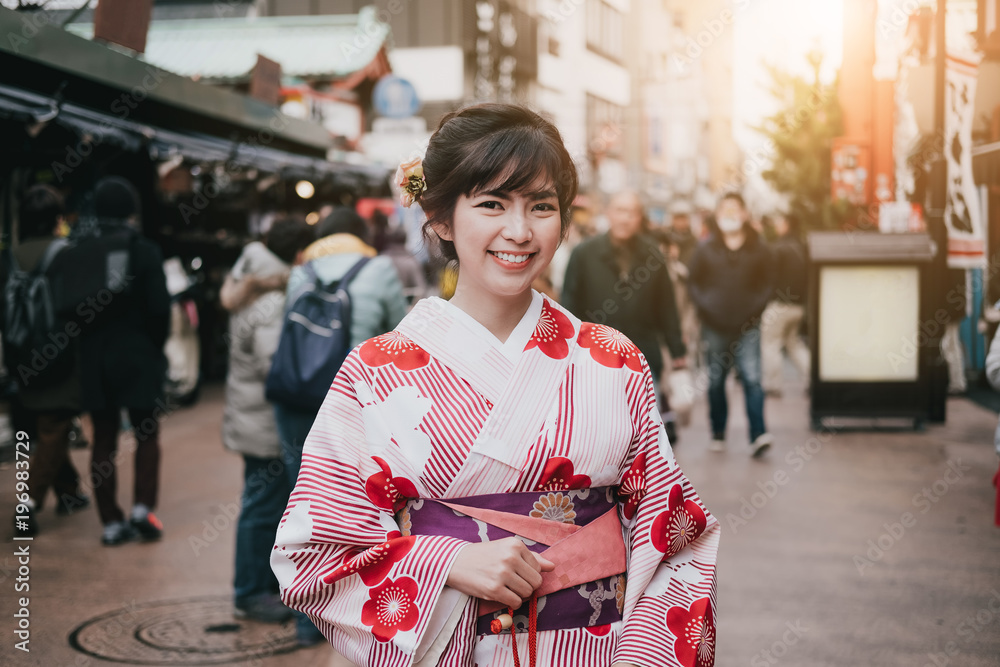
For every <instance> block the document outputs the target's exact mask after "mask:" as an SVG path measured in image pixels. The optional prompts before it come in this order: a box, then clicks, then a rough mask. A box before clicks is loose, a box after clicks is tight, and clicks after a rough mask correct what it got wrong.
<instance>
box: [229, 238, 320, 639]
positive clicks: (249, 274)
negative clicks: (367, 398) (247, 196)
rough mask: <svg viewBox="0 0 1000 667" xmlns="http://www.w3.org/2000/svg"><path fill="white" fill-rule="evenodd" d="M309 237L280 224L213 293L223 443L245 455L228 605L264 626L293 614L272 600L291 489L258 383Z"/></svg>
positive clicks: (271, 416) (242, 258)
mask: <svg viewBox="0 0 1000 667" xmlns="http://www.w3.org/2000/svg"><path fill="white" fill-rule="evenodd" d="M312 237H313V231H312V228H311V227H309V225H307V224H306V222H305V221H304V220H294V219H288V220H278V221H277V222H275V223H274V225H273V226H272V227H271V229H270V230H269V231H268V232H267V237H266V241H265V243H261V242H259V241H254V242H252V243H250V244H248V245H247V246H246V247H245V248H243V252H242V253H241V254H240V257H239V259H238V260H237V261H236V264H235V265H234V266H233V268H232V270H231V271H230V272H229V274H228V275H227V276H226V280H225V282H224V283H223V286H222V290H221V291H220V293H219V297H220V300H221V302H222V307H223V308H225V309H226V310H227V311H229V313H230V316H229V372H228V375H227V377H226V407H225V412H224V413H223V418H222V442H223V444H224V445H225V446H226V448H227V449H230V450H232V451H234V452H236V453H238V454H241V455H242V456H243V493H242V498H241V504H240V516H239V519H238V521H237V523H236V565H235V576H234V578H233V589H234V606H235V607H236V616H237V617H239V618H250V619H253V620H256V621H262V622H264V623H281V622H283V621H285V620H287V619H288V618H290V617H291V615H292V611H291V610H290V609H289V608H288V607H286V606H285V605H284V604H282V602H281V598H280V597H278V594H277V593H278V581H277V579H275V577H274V573H273V572H271V565H270V557H271V547H272V545H273V544H274V535H275V533H276V532H277V530H278V522H279V521H281V515H282V513H283V512H284V511H285V505H286V504H287V503H288V495H289V494H290V493H291V490H292V486H291V483H290V480H289V478H288V475H287V474H286V473H285V464H284V462H283V461H282V459H281V441H280V439H279V438H278V427H277V425H276V423H275V419H274V406H273V405H271V403H270V402H268V401H267V399H266V398H265V397H264V381H265V379H266V378H267V373H268V370H269V369H270V367H271V357H272V356H273V355H274V351H275V350H276V349H277V347H278V340H279V338H280V337H281V325H282V320H283V317H282V316H283V314H284V309H285V288H286V287H287V285H288V272H289V269H290V268H291V266H292V264H294V263H295V261H296V259H297V257H298V256H299V254H300V253H301V251H302V250H304V249H305V247H306V246H307V245H308V244H309V242H310V240H311V239H312Z"/></svg>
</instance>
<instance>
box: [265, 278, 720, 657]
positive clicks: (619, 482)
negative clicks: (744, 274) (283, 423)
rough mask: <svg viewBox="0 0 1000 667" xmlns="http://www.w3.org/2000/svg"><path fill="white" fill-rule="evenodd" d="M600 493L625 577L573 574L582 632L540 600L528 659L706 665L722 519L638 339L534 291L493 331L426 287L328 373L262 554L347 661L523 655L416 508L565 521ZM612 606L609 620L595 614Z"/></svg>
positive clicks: (594, 547)
mask: <svg viewBox="0 0 1000 667" xmlns="http://www.w3.org/2000/svg"><path fill="white" fill-rule="evenodd" d="M604 493H607V496H608V498H609V499H611V503H612V505H611V508H612V511H613V513H612V516H614V515H615V514H616V515H617V519H618V521H619V522H620V526H619V525H618V524H615V527H614V530H615V531H616V532H617V531H618V530H619V528H620V531H621V538H622V542H623V544H624V548H623V550H622V551H623V558H624V559H625V560H624V561H623V562H627V572H625V573H623V574H622V576H615V577H612V578H611V579H609V580H606V582H605V581H603V580H602V581H598V582H596V585H595V582H591V583H584V584H579V585H576V586H574V587H571V588H570V589H568V590H569V591H570V592H569V594H568V595H569V596H570V597H575V596H577V594H578V596H579V597H580V598H581V599H583V600H584V603H585V604H592V605H594V614H593V616H592V617H591V619H590V620H589V621H586V622H584V623H583V624H582V627H573V628H564V629H553V630H545V629H544V628H543V625H542V621H541V615H542V611H541V610H542V607H543V606H544V605H545V601H546V597H539V598H538V609H539V625H538V630H537V635H536V636H537V651H538V655H537V658H538V660H537V664H538V665H547V666H554V667H560V666H570V665H572V666H574V667H576V666H580V667H590V666H592V667H607V666H609V665H611V664H612V663H613V662H617V661H622V662H628V663H634V664H635V665H639V666H641V667H664V666H675V667H676V666H682V667H710V666H711V665H713V664H714V654H715V613H716V600H715V580H716V572H715V562H716V554H717V550H718V540H719V534H720V526H719V524H718V521H717V520H716V519H715V517H713V516H712V515H711V514H710V513H709V512H708V510H707V509H706V508H705V506H704V504H703V503H702V501H701V500H700V499H699V497H698V495H697V494H696V493H695V491H694V489H693V488H692V486H691V484H690V483H689V482H688V480H687V479H686V477H685V476H684V474H683V473H682V472H681V470H680V468H679V467H678V465H677V462H676V461H675V459H674V456H673V453H672V451H671V447H670V443H669V442H668V440H667V436H666V434H665V432H664V429H663V425H662V422H661V419H660V414H659V411H658V409H657V405H656V394H655V391H654V385H653V379H652V375H651V374H650V371H649V367H648V366H647V364H646V361H645V359H644V358H643V356H642V355H641V354H640V353H639V351H638V349H637V348H636V347H635V345H633V344H632V343H631V342H630V341H629V340H628V339H627V338H625V337H624V336H623V335H622V334H620V333H619V332H618V331H616V330H614V329H612V328H610V327H607V326H604V325H599V324H591V323H581V322H580V321H579V320H577V319H576V318H575V317H574V316H573V315H572V314H570V313H569V312H568V311H567V310H565V309H563V308H562V307H560V306H559V305H557V304H556V303H554V302H552V301H550V300H549V299H548V298H545V297H543V296H541V295H539V294H538V293H537V292H534V293H533V295H532V303H531V306H530V307H529V308H528V311H527V312H526V314H525V315H524V317H523V318H522V320H521V322H520V323H519V324H518V325H517V327H516V328H515V330H514V331H513V333H511V335H510V336H509V337H508V339H507V341H505V342H503V343H501V342H500V341H499V340H497V339H496V338H495V337H494V336H493V335H492V334H491V333H490V332H489V331H487V330H486V329H485V327H483V326H482V325H480V324H479V323H478V322H476V321H475V320H474V319H472V318H471V317H470V316H469V315H467V314H466V313H464V312H463V311H461V310H460V309H459V308H457V307H456V306H454V305H452V304H450V303H448V302H446V301H443V300H441V299H437V298H430V299H424V300H422V301H420V302H418V304H417V305H416V306H415V307H414V309H413V310H412V311H411V312H410V313H409V314H408V315H407V316H406V318H404V320H403V321H402V322H401V323H400V324H399V326H398V327H397V328H396V329H395V330H394V331H391V332H389V333H387V334H385V335H383V336H379V337H377V338H373V339H371V340H369V341H367V342H365V343H363V344H362V345H360V346H359V347H357V348H356V349H354V350H353V351H352V352H351V354H350V355H349V357H348V358H347V360H346V361H345V363H344V365H343V367H342V368H341V370H340V372H339V373H338V375H337V377H336V379H335V380H334V382H333V385H332V387H331V389H330V393H329V395H328V396H327V398H326V401H325V403H324V404H323V407H322V409H321V410H320V412H319V415H318V417H317V418H316V422H315V424H314V426H313V428H312V431H311V432H310V434H309V437H308V439H307V440H306V443H305V447H304V450H303V456H302V467H301V470H300V473H299V477H298V481H297V483H296V485H295V489H294V491H293V492H292V494H291V497H290V499H289V503H288V507H287V509H286V512H285V515H284V517H283V519H282V521H281V524H280V526H279V528H278V531H277V539H276V544H275V546H274V550H273V552H272V558H271V564H272V568H273V569H274V572H275V574H276V576H277V578H278V581H279V583H280V585H281V595H282V599H283V600H284V602H285V604H287V605H288V606H289V607H291V608H293V609H298V610H301V611H303V612H305V613H306V614H307V615H308V616H309V617H310V618H311V619H312V620H313V621H314V622H315V623H316V626H317V627H318V628H319V629H320V630H321V631H322V632H323V634H324V635H325V636H326V637H327V638H328V639H329V640H330V642H331V643H332V644H333V646H334V648H336V649H337V651H339V652H340V653H341V654H343V655H344V656H345V657H346V658H347V659H349V660H351V661H352V662H354V663H355V664H357V665H359V666H364V667H367V666H379V667H383V666H384V667H402V666H408V665H421V666H423V665H441V666H447V667H459V666H462V667H473V666H479V667H492V666H506V665H512V664H514V663H513V654H512V646H511V641H512V636H515V637H517V640H518V641H519V642H520V651H521V655H522V656H524V655H525V654H526V649H525V647H526V645H527V641H526V639H525V635H524V634H522V633H520V632H519V633H518V634H516V635H511V634H509V633H505V634H491V633H489V632H483V631H481V628H482V625H481V624H480V621H479V619H478V617H479V615H480V605H481V604H485V603H484V602H483V601H481V600H477V599H475V598H471V597H469V596H467V595H465V594H464V593H461V592H460V591H457V590H455V589H452V588H450V587H448V586H446V581H447V578H448V573H449V570H450V568H451V566H452V564H453V562H454V560H455V558H456V556H457V554H458V552H459V550H460V549H461V548H462V547H463V546H464V545H466V544H467V543H468V541H469V539H463V538H462V537H456V536H454V535H434V534H420V533H419V532H418V531H416V530H415V529H414V526H416V525H417V520H416V515H415V514H414V512H416V511H417V510H418V509H419V508H421V507H422V506H424V505H425V504H434V505H437V504H439V503H442V502H447V503H451V502H452V500H451V499H459V498H464V499H470V498H471V499H473V500H475V498H477V497H485V498H496V497H499V498H503V495H500V496H494V495H491V494H512V495H517V496H519V497H524V494H533V495H529V496H528V497H529V500H530V499H531V498H533V497H534V496H537V500H535V502H534V504H533V509H532V510H531V512H530V514H531V516H533V517H541V518H544V519H545V520H547V521H555V522H559V523H565V524H573V523H574V521H575V520H576V517H577V514H578V513H579V512H583V511H584V509H585V508H584V505H585V504H586V503H589V502H591V501H595V500H596V501H600V502H603V501H604V498H603V495H602V494H604ZM595 496H600V497H599V498H596V499H595ZM456 502H457V501H456ZM463 502H465V501H463ZM451 507H455V506H451ZM615 510H616V511H615ZM447 511H449V512H450V511H452V510H447ZM460 515H461V514H460V512H458V511H454V512H453V513H452V514H450V515H449V516H454V517H455V520H456V521H458V518H459V516H460ZM464 520H465V521H474V522H475V525H476V526H479V530H478V537H473V538H471V539H472V540H475V541H486V540H487V539H492V537H491V535H493V533H491V532H490V531H491V530H493V528H491V527H488V526H486V525H485V524H483V523H482V522H480V521H479V520H478V519H469V518H468V517H466V518H465V519H464ZM470 525H472V524H470ZM546 525H548V524H546ZM560 528H565V526H560ZM569 529H570V530H575V528H574V527H572V526H570V527H569ZM476 533H477V531H476V529H475V528H473V530H472V534H476ZM522 539H524V541H525V543H526V544H528V545H529V548H532V549H533V550H539V549H541V548H542V547H543V546H544V545H536V547H537V548H536V547H532V546H530V545H534V544H535V543H534V542H532V541H531V540H528V539H525V538H522ZM603 549H604V545H602V544H600V543H596V544H595V543H590V544H588V545H587V546H586V547H585V548H582V549H580V550H579V551H580V553H578V554H577V556H579V557H580V558H581V559H584V560H586V559H589V558H592V557H599V556H600V555H601V552H602V550H603ZM588 552H589V553H588ZM605 583H606V584H607V585H605ZM497 606H499V605H494V607H497ZM609 607H610V616H612V617H614V618H615V619H617V620H613V621H611V622H606V619H607V618H609V614H608V609H609ZM515 621H516V622H515V628H516V629H519V630H520V629H522V627H523V621H524V619H523V618H516V619H515ZM477 624H479V625H477ZM477 628H478V629H477ZM521 660H522V662H525V664H527V662H526V661H525V658H524V657H522V658H521Z"/></svg>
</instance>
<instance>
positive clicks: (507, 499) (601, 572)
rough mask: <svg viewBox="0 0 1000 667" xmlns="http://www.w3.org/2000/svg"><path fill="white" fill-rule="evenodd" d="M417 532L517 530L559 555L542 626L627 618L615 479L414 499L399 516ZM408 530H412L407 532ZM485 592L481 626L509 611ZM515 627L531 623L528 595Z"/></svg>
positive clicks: (481, 535) (478, 534) (481, 538)
mask: <svg viewBox="0 0 1000 667" xmlns="http://www.w3.org/2000/svg"><path fill="white" fill-rule="evenodd" d="M397 519H398V521H399V523H400V525H401V526H403V527H404V531H405V530H406V523H407V522H409V524H410V526H409V533H410V534H411V535H448V536H450V537H457V538H459V539H462V540H466V541H468V542H487V541H493V540H499V539H503V538H505V537H510V536H512V535H516V536H518V537H520V538H522V539H524V540H525V541H526V545H527V547H528V548H529V549H530V550H532V551H534V552H536V553H540V554H542V555H544V556H545V557H546V558H547V559H549V560H551V561H552V562H553V563H555V565H556V567H555V570H553V571H552V572H544V573H543V574H542V585H541V587H540V588H539V589H538V590H537V591H536V594H537V598H538V612H537V613H538V626H537V629H538V630H562V629H568V628H587V627H593V626H599V625H607V624H608V623H613V622H615V621H620V620H621V618H622V615H621V607H622V604H623V602H624V596H625V581H624V579H625V577H624V575H623V573H624V572H625V569H626V564H627V560H626V550H625V542H624V539H623V537H622V527H621V522H620V521H619V519H618V503H617V502H616V500H615V498H614V490H613V489H612V487H594V488H590V489H575V490H570V491H535V492H529V493H497V494H491V495H482V496H470V497H467V498H447V499H433V498H422V499H419V500H411V501H409V502H408V503H407V506H406V507H405V508H404V509H403V510H401V512H400V514H399V516H398V517H397ZM404 534H405V532H404ZM505 611H506V609H502V608H501V605H500V603H498V602H492V601H485V600H480V602H479V615H480V616H479V622H478V624H477V628H476V629H477V632H479V634H489V633H490V622H491V621H492V620H493V619H494V618H496V617H497V616H498V615H499V614H500V613H502V612H505ZM514 628H515V629H516V631H517V632H527V631H528V603H527V602H526V603H525V604H524V605H523V606H522V607H521V608H520V609H518V610H517V611H515V612H514Z"/></svg>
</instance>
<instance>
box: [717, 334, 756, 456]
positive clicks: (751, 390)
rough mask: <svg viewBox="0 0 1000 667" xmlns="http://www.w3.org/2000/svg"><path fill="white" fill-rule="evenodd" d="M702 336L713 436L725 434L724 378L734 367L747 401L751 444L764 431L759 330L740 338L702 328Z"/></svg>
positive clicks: (726, 407)
mask: <svg viewBox="0 0 1000 667" xmlns="http://www.w3.org/2000/svg"><path fill="white" fill-rule="evenodd" d="M702 336H703V338H704V341H705V357H706V358H705V364H706V366H707V367H708V378H709V385H708V408H709V409H708V415H709V421H711V423H712V434H713V435H716V436H718V435H725V433H726V421H727V420H728V419H729V405H728V403H727V402H726V378H727V377H728V376H729V371H730V370H731V369H732V368H733V366H737V367H738V368H739V371H740V380H741V381H742V382H743V393H744V395H745V397H746V404H747V421H748V422H750V441H751V442H752V441H754V440H756V439H757V438H758V437H759V436H761V435H763V434H764V433H765V432H766V431H767V429H766V428H765V427H764V389H763V388H762V387H761V384H760V382H761V365H760V329H759V328H757V327H753V328H751V329H747V330H746V332H745V333H743V334H739V333H733V334H725V333H720V332H718V331H714V330H713V329H710V328H709V327H708V326H703V327H702Z"/></svg>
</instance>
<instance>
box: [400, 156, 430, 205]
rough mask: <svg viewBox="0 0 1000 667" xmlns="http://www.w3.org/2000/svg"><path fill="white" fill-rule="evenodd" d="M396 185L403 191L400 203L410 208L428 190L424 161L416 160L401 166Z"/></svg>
mask: <svg viewBox="0 0 1000 667" xmlns="http://www.w3.org/2000/svg"><path fill="white" fill-rule="evenodd" d="M396 185H398V186H399V187H400V189H401V190H402V192H401V193H400V194H399V203H400V204H402V205H403V207H404V208H410V206H412V205H413V202H415V201H417V200H418V199H420V195H421V194H422V193H423V192H424V190H426V189H427V182H426V181H425V180H424V166H423V160H422V159H420V158H414V159H412V160H410V161H409V162H404V163H403V164H401V165H399V168H398V169H396Z"/></svg>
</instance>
